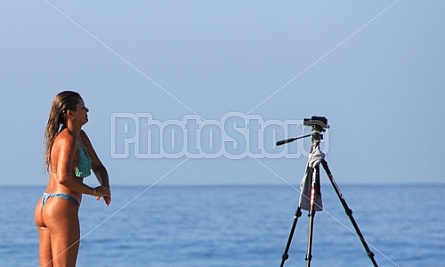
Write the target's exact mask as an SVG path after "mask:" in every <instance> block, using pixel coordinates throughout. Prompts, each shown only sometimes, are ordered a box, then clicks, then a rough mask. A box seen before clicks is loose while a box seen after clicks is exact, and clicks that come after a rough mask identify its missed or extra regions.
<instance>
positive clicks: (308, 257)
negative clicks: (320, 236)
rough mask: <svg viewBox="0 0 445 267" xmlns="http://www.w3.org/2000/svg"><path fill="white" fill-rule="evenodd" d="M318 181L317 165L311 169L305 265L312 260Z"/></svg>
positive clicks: (309, 263)
mask: <svg viewBox="0 0 445 267" xmlns="http://www.w3.org/2000/svg"><path fill="white" fill-rule="evenodd" d="M319 183H320V167H319V166H318V165H317V166H315V168H313V169H312V187H311V206H310V210H309V233H308V239H307V253H306V267H310V266H311V260H312V237H313V233H314V217H315V194H316V188H317V186H319Z"/></svg>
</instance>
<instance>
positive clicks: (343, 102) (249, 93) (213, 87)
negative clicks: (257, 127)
mask: <svg viewBox="0 0 445 267" xmlns="http://www.w3.org/2000/svg"><path fill="white" fill-rule="evenodd" d="M444 12H445V3H444V2H443V1H422V2H419V1H360V2H357V1H335V2H332V1H315V2H314V1H131V2H130V3H129V2H123V1H94V2H91V1H76V2H66V1H7V2H4V3H2V4H1V8H0V21H1V23H0V31H1V33H2V34H1V35H0V39H1V40H0V41H1V42H0V46H1V50H0V55H1V58H2V60H1V62H0V70H1V73H2V79H0V85H1V88H2V90H1V92H0V96H1V101H2V105H1V108H0V122H1V125H2V126H1V131H0V134H1V138H0V144H1V148H2V152H3V153H1V155H0V162H1V163H2V164H1V166H2V175H1V176H0V184H19V185H24V184H33V185H34V184H35V185H41V184H45V183H46V181H47V176H46V174H45V171H44V167H43V147H42V139H43V132H44V128H45V124H46V120H47V116H48V113H49V108H50V104H51V101H52V99H53V97H54V96H55V94H57V93H58V92H59V91H62V90H66V89H70V90H74V91H78V92H80V93H81V95H82V96H83V98H84V101H85V103H86V105H87V106H88V107H89V109H90V113H89V118H90V121H89V123H88V124H87V125H85V127H84V129H85V131H86V132H87V133H88V135H89V136H90V139H91V140H92V141H93V145H94V146H95V148H96V150H97V152H98V154H99V156H100V158H101V159H102V161H103V162H104V164H105V165H106V167H107V169H108V171H109V173H110V178H111V181H112V184H125V185H149V184H153V183H159V184H287V183H291V184H298V183H299V181H300V179H301V177H302V175H303V173H304V167H305V164H306V157H304V156H302V157H299V158H286V157H281V158H262V159H254V158H250V157H245V158H243V159H236V160H235V159H229V158H226V157H218V158H213V159H209V158H188V157H186V156H182V157H179V158H173V159H172V158H160V159H147V158H145V159H144V158H137V157H135V155H134V153H133V154H131V153H130V155H129V156H128V157H127V158H115V157H113V156H112V146H113V144H112V142H111V137H112V132H113V130H115V129H112V123H111V121H112V120H111V119H112V116H113V114H115V113H132V114H137V113H150V114H151V115H152V116H153V118H155V119H156V120H158V121H160V122H163V121H166V120H175V121H181V120H183V118H184V117H185V116H199V117H200V118H202V119H203V120H205V121H210V120H212V121H218V120H220V119H221V118H222V117H223V116H224V115H226V114H228V113H231V112H238V113H240V114H246V115H257V116H260V117H261V118H262V119H263V120H265V121H273V120H277V121H288V120H301V119H303V118H308V117H310V116H312V115H321V116H326V117H327V118H328V119H329V124H330V125H331V128H330V129H329V130H328V133H327V134H328V136H329V149H328V151H326V153H327V158H326V159H327V161H328V162H329V164H330V167H331V170H332V172H333V173H334V176H335V177H336V180H337V182H338V183H413V182H415V183H443V171H442V169H441V162H442V159H443V158H444V149H445V141H444V140H443V138H441V136H440V135H441V133H443V132H444V130H445V126H444V123H443V120H444V119H443V118H444V116H445V110H444V108H443V105H444V103H445V93H444V85H445V75H443V72H444V69H445V63H444V55H445V46H444V45H443V43H444V36H445V17H444V16H443V14H444ZM309 132H310V130H309ZM277 138H278V139H279V137H277ZM309 143H310V140H305V141H303V144H304V146H308V145H309ZM292 145H296V144H292ZM91 181H92V180H90V182H91Z"/></svg>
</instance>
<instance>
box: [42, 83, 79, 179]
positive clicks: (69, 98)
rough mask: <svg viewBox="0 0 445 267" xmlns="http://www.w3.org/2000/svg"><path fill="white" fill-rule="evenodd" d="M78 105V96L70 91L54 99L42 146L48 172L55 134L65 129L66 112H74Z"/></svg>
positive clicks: (59, 94) (61, 93)
mask: <svg viewBox="0 0 445 267" xmlns="http://www.w3.org/2000/svg"><path fill="white" fill-rule="evenodd" d="M79 103H80V94H79V93H76V92H72V91H63V92H60V93H58V94H57V95H56V97H54V100H53V103H52V105H51V111H50V113H49V117H48V122H47V124H46V130H45V137H44V145H45V167H46V170H47V171H49V165H50V162H51V148H52V147H53V144H54V140H55V139H56V137H57V134H59V132H60V131H61V130H62V129H64V128H65V127H66V112H67V111H68V110H72V111H76V109H77V104H79Z"/></svg>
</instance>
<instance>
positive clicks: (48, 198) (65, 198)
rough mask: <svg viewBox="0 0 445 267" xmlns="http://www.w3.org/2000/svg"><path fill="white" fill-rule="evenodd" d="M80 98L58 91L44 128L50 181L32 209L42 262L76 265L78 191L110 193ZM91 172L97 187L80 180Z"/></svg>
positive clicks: (108, 197) (107, 197) (97, 194)
mask: <svg viewBox="0 0 445 267" xmlns="http://www.w3.org/2000/svg"><path fill="white" fill-rule="evenodd" d="M88 111H89V110H88V108H87V107H86V106H85V103H84V101H83V99H82V97H81V96H80V95H79V94H78V93H76V92H71V91H64V92H61V93H59V94H57V95H56V97H55V98H54V101H53V103H52V106H51V112H50V114H49V118H48V123H47V126H46V131H45V145H46V148H45V165H46V169H47V170H48V172H49V181H48V185H47V187H46V190H45V192H44V194H43V196H42V197H41V198H40V199H39V201H38V202H37V205H36V208H35V215H34V217H35V222H36V226H37V229H38V232H39V260H40V265H41V266H46V267H50V266H53V267H57V266H69V267H71V266H75V265H76V260H77V253H78V250H79V241H80V225H79V217H78V211H79V206H80V203H81V201H82V195H83V194H87V195H92V196H94V197H96V199H97V200H99V199H100V198H101V197H102V198H103V199H104V201H105V204H106V205H107V206H108V205H109V204H110V202H111V192H110V185H109V180H108V173H107V170H106V169H105V167H104V166H103V164H102V163H101V161H100V160H99V158H98V156H97V154H96V152H95V151H94V149H93V146H92V144H91V142H90V140H89V138H88V136H87V135H86V133H85V132H84V131H83V130H82V126H83V125H84V124H85V123H87V122H88V116H87V113H88ZM91 171H92V172H94V174H95V176H96V178H97V179H98V181H99V183H100V186H98V187H96V188H92V187H90V186H88V185H86V184H84V182H83V180H84V178H85V177H87V176H89V175H91Z"/></svg>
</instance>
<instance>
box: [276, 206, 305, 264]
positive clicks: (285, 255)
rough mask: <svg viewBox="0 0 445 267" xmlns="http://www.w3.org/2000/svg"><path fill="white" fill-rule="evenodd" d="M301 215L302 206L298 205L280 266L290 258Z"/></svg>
mask: <svg viewBox="0 0 445 267" xmlns="http://www.w3.org/2000/svg"><path fill="white" fill-rule="evenodd" d="M300 216H301V208H300V207H298V208H297V210H296V211H295V215H294V222H293V223H292V228H291V229H290V234H289V238H288V239H287V244H286V249H285V250H284V253H283V256H282V257H281V264H280V267H283V266H284V262H285V261H286V260H287V259H288V258H289V254H287V253H288V252H289V248H290V244H291V243H292V237H293V236H294V232H295V228H296V227H297V222H298V218H299V217H300Z"/></svg>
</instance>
